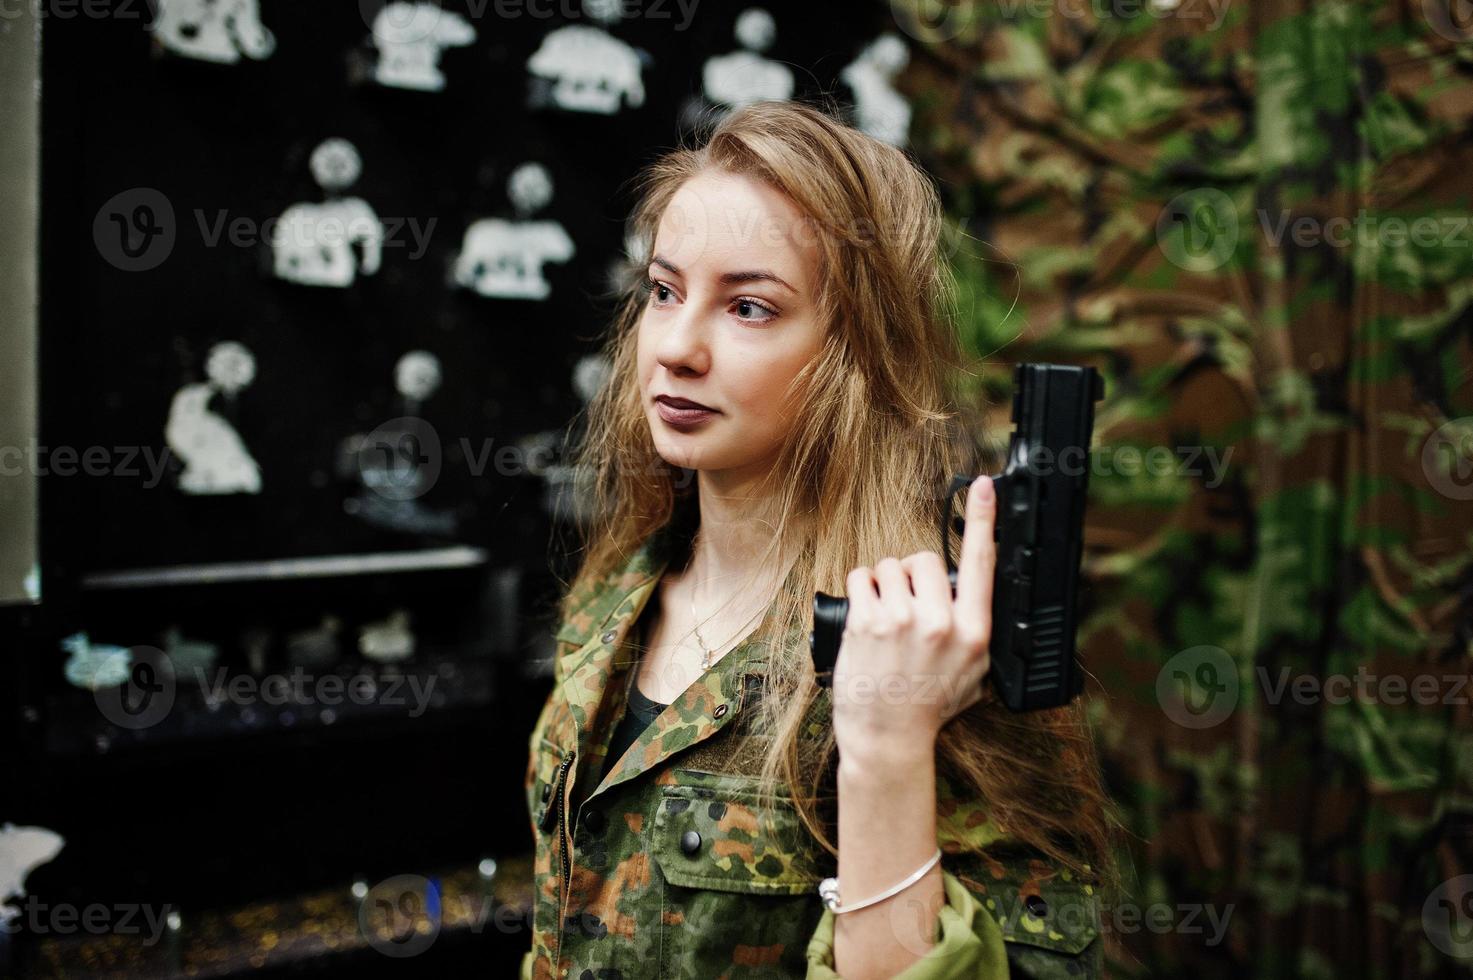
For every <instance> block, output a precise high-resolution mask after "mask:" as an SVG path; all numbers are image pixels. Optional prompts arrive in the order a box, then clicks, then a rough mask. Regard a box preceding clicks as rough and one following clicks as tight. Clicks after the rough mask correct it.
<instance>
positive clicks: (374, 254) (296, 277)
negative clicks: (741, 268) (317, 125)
mask: <svg viewBox="0 0 1473 980" xmlns="http://www.w3.org/2000/svg"><path fill="white" fill-rule="evenodd" d="M311 168H312V177H313V179H315V180H316V181H317V183H318V185H319V186H320V187H322V189H323V190H324V191H326V192H327V193H328V194H335V193H337V192H339V191H342V190H346V189H347V188H349V187H351V186H352V185H353V184H355V183H357V181H358V176H359V174H360V173H362V170H363V163H362V159H361V158H360V157H359V154H358V149H357V148H356V147H355V146H353V144H352V143H350V142H348V141H347V140H344V139H329V140H324V141H323V142H322V143H321V144H320V145H319V146H318V147H317V149H316V150H315V151H313V153H312V161H311ZM383 241H384V226H383V223H382V222H381V221H379V217H378V214H377V213H375V211H374V210H373V208H372V207H370V206H369V204H368V202H367V201H364V200H363V199H362V198H357V197H336V198H331V199H330V200H328V201H325V202H323V203H321V204H312V203H306V202H304V203H301V204H293V205H292V206H291V207H289V208H287V209H286V211H284V212H282V215H281V217H280V218H279V219H278V220H277V223H276V228H275V230H274V232H273V234H272V238H271V248H272V254H273V271H274V272H275V274H276V275H277V276H278V277H279V278H281V279H285V280H287V281H288V282H294V283H297V284H299V285H302V286H326V287H330V288H336V289H346V288H347V287H349V286H351V285H353V282H354V281H355V280H356V278H357V277H358V276H359V275H365V276H371V275H373V274H374V273H375V272H377V271H378V269H379V265H380V263H381V261H382V255H383ZM355 249H361V250H362V259H361V261H360V259H359V257H358V253H357V251H355Z"/></svg>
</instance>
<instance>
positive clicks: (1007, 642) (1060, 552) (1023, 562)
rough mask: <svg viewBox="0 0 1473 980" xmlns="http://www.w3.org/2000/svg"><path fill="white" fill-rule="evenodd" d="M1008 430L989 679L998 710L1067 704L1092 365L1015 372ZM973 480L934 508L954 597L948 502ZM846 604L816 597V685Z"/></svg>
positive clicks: (959, 521) (1072, 688) (826, 670)
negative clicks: (1011, 426) (1011, 427)
mask: <svg viewBox="0 0 1473 980" xmlns="http://www.w3.org/2000/svg"><path fill="white" fill-rule="evenodd" d="M1013 382H1014V392H1013V416H1012V421H1013V424H1014V426H1015V428H1014V430H1013V433H1012V436H1011V437H1010V438H1009V440H1008V457H1007V465H1006V467H1005V468H1004V470H1003V472H1002V475H1001V476H998V477H995V478H994V480H993V484H994V486H995V488H996V490H997V521H996V524H995V525H994V528H993V537H994V538H995V540H996V542H997V568H996V572H995V577H994V579H993V587H992V641H991V644H990V652H991V655H992V667H991V669H990V670H989V671H988V676H989V677H991V678H992V682H993V684H994V685H995V686H996V687H997V693H998V696H999V697H1000V698H1001V700H1002V702H1003V704H1005V705H1007V706H1008V708H1009V709H1011V710H1013V711H1035V710H1038V709H1040V708H1056V707H1058V706H1060V705H1064V704H1068V703H1069V702H1070V701H1072V700H1073V699H1074V698H1076V697H1077V696H1078V695H1079V692H1080V691H1081V690H1082V689H1083V687H1084V671H1083V670H1082V669H1081V667H1080V666H1079V662H1078V660H1077V659H1076V657H1075V654H1074V634H1075V628H1076V625H1077V623H1076V609H1075V595H1076V592H1077V590H1078V588H1079V560H1080V557H1081V555H1082V554H1083V549H1084V502H1085V494H1086V492H1087V491H1088V489H1089V446H1090V439H1091V436H1092V435H1093V433H1094V418H1095V407H1094V403H1095V402H1096V401H1098V400H1099V399H1101V398H1103V397H1104V394H1105V386H1104V381H1103V379H1102V378H1101V377H1100V375H1099V372H1097V371H1096V370H1095V369H1094V368H1092V367H1076V366H1072V365H1062V364H1019V365H1018V366H1017V367H1016V368H1015V369H1014V372H1013ZM970 483H971V479H970V478H969V477H965V476H953V477H952V480H951V485H950V487H949V488H948V490H947V491H946V495H945V497H944V499H943V500H942V506H941V556H942V558H943V559H944V560H945V562H946V567H947V577H948V578H949V579H950V581H951V590H952V595H953V596H955V595H956V562H955V561H954V560H953V559H952V556H951V552H950V549H949V547H948V544H947V534H946V530H947V524H948V523H949V522H954V524H955V527H956V529H957V531H958V533H961V532H963V531H964V530H965V521H964V519H963V518H962V517H958V516H953V514H952V509H953V507H952V500H953V498H954V497H955V495H956V492H957V491H958V490H964V489H966V488H967V487H968V486H969V485H970ZM848 614H849V600H848V599H845V598H840V597H837V596H831V595H826V594H825V593H823V592H818V593H815V594H814V596H813V632H812V633H810V634H809V636H808V644H809V648H810V650H811V651H812V653H813V669H814V671H815V672H816V674H817V675H818V683H819V684H820V685H823V686H825V687H827V686H829V685H830V684H832V683H833V670H834V663H835V661H836V660H837V659H838V657H839V641H840V639H841V638H842V637H843V635H844V620H845V619H846V618H847V617H848Z"/></svg>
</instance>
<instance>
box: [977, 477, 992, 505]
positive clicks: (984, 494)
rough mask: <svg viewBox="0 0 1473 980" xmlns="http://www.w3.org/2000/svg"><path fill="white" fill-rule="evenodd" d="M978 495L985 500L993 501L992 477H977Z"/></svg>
mask: <svg viewBox="0 0 1473 980" xmlns="http://www.w3.org/2000/svg"><path fill="white" fill-rule="evenodd" d="M977 494H978V496H980V497H981V498H982V499H983V500H988V499H991V497H992V477H990V476H979V477H977Z"/></svg>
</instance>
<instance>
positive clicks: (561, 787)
mask: <svg viewBox="0 0 1473 980" xmlns="http://www.w3.org/2000/svg"><path fill="white" fill-rule="evenodd" d="M577 754H578V753H577V751H576V750H574V751H572V752H569V753H568V755H567V756H566V757H565V758H564V759H563V762H562V765H561V766H559V767H558V773H557V786H556V789H555V790H554V792H556V793H557V822H556V823H555V824H554V825H553V829H554V830H556V831H557V842H558V854H559V855H560V856H561V857H562V863H561V864H560V865H559V866H558V878H559V881H560V882H561V887H560V888H559V889H558V893H557V918H556V919H555V920H553V926H554V928H556V929H557V946H556V950H557V951H556V953H554V954H553V960H552V975H553V976H554V977H556V976H558V969H559V967H560V966H561V965H562V961H563V896H565V895H566V894H567V893H568V882H569V881H570V880H571V879H572V874H571V872H570V871H569V868H568V865H569V863H570V860H571V859H570V858H569V855H568V835H567V834H566V833H564V832H563V820H564V818H565V815H564V807H563V799H564V796H565V795H566V794H565V790H566V785H565V782H566V780H567V777H568V770H569V769H570V768H572V766H573V759H574V757H576V756H577Z"/></svg>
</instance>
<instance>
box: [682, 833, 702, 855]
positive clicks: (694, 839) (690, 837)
mask: <svg viewBox="0 0 1473 980" xmlns="http://www.w3.org/2000/svg"><path fill="white" fill-rule="evenodd" d="M680 849H681V850H682V851H684V852H685V853H686V854H691V855H694V854H695V853H696V852H697V851H699V850H700V849H701V835H700V834H698V833H696V832H695V831H694V830H687V831H686V832H685V833H683V834H681V835H680Z"/></svg>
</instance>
